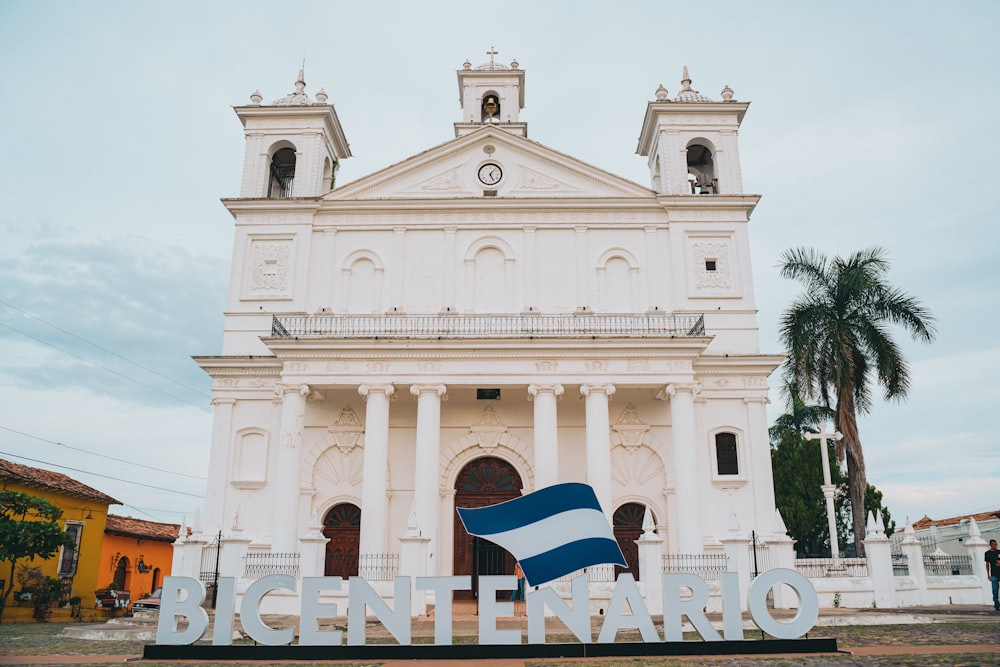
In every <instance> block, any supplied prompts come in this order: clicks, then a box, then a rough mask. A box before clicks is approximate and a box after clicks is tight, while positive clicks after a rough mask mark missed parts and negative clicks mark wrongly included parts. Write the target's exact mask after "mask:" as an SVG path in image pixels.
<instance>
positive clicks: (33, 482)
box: [0, 459, 121, 505]
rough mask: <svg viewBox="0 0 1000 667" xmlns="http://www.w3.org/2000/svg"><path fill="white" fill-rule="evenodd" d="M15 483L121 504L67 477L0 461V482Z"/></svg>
mask: <svg viewBox="0 0 1000 667" xmlns="http://www.w3.org/2000/svg"><path fill="white" fill-rule="evenodd" d="M8 481H9V482H16V483H18V484H23V485H25V486H32V487H35V488H38V489H45V490H47V491H52V492H55V493H61V494H63V495H66V496H75V497H77V498H86V499H87V500H95V501H97V502H99V503H107V504H108V505H121V502H120V501H118V500H115V499H114V498H112V497H111V496H109V495H107V494H105V493H101V492H100V491H98V490H97V489H95V488H92V487H89V486H87V485H86V484H84V483H83V482H78V481H76V480H75V479H73V478H72V477H70V476H68V475H64V474H62V473H61V472H52V471H51V470H42V469H41V468H32V467H30V466H24V465H21V464H19V463H14V462H13V461H6V460H4V459H0V482H8Z"/></svg>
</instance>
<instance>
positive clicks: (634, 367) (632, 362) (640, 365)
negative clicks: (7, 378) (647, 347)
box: [626, 359, 649, 371]
mask: <svg viewBox="0 0 1000 667" xmlns="http://www.w3.org/2000/svg"><path fill="white" fill-rule="evenodd" d="M626 368H628V370H630V371H648V370H649V359H629V360H628V364H627V366H626Z"/></svg>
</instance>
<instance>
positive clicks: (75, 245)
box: [0, 230, 228, 404]
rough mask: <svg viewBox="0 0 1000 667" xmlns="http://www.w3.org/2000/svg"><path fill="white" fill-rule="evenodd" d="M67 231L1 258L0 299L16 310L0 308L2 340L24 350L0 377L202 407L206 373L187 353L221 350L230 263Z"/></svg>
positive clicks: (2, 367)
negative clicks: (79, 237) (77, 235)
mask: <svg viewBox="0 0 1000 667" xmlns="http://www.w3.org/2000/svg"><path fill="white" fill-rule="evenodd" d="M65 232H66V233H64V234H63V233H57V234H51V235H46V236H43V237H42V238H40V239H39V240H36V241H33V242H29V243H26V244H24V245H23V247H20V248H18V252H17V253H16V254H12V255H11V256H8V257H6V258H4V261H3V262H0V284H3V286H4V288H3V291H2V292H0V294H2V297H0V298H2V300H3V301H4V302H5V303H7V304H9V305H10V306H13V308H10V307H7V306H2V305H0V317H2V319H0V323H2V324H4V325H6V326H4V327H0V339H4V343H5V344H6V345H11V346H14V349H18V350H20V351H21V354H19V355H18V356H16V357H8V358H7V359H5V360H4V361H3V362H0V374H2V375H3V376H6V377H7V378H8V380H9V381H13V382H14V383H15V384H16V385H17V386H19V387H22V388H38V387H48V386H63V387H66V388H84V389H87V390H90V391H93V392H95V393H98V394H103V395H109V396H117V397H119V399H121V400H124V401H127V402H139V403H148V404H158V403H163V402H164V401H167V402H170V401H173V400H176V399H171V398H169V397H167V396H165V395H164V393H162V392H166V393H169V394H172V395H175V396H177V397H178V398H181V399H183V400H187V401H193V402H196V403H198V404H207V400H208V396H207V394H208V388H209V386H210V385H209V382H208V378H207V376H205V375H204V374H203V373H202V372H201V371H200V369H198V368H197V366H196V365H195V364H194V362H193V361H192V360H191V359H190V355H191V354H199V353H212V352H214V351H215V350H216V349H217V348H218V345H219V343H218V340H219V331H220V330H221V325H222V310H223V303H224V286H225V283H226V277H227V273H228V267H226V266H225V265H224V264H223V263H221V262H218V261H217V260H214V259H210V258H206V257H203V256H198V255H196V254H193V253H190V252H188V251H186V250H184V249H181V248H175V247H169V246H162V245H156V246H151V244H150V243H149V242H148V240H147V239H142V238H138V237H131V238H115V239H95V240H76V239H75V238H74V234H73V232H72V230H65ZM64 239H65V240H64ZM21 311H24V312H21ZM25 313H29V314H30V315H34V316H35V318H40V319H41V320H44V321H45V322H48V323H51V324H53V325H55V326H56V327H58V328H54V327H52V326H48V325H47V324H45V323H44V322H41V321H39V319H35V318H33V317H31V316H29V315H27V314H25ZM60 329H62V330H60ZM67 332H69V333H67ZM77 337H79V338H77ZM80 338H83V339H86V340H87V341H91V342H93V343H95V344H96V345H98V346H100V347H101V348H104V350H102V349H99V348H98V347H95V346H94V345H89V344H87V343H86V342H84V341H81V340H80ZM56 348H58V349H56ZM60 350H61V351H60ZM107 350H110V351H111V352H113V353H114V354H110V353H109V352H107ZM115 355H120V356H121V357H125V358H126V359H129V360H131V361H133V362H136V363H137V364H140V365H141V366H144V367H146V368H148V369H152V370H153V371H155V373H153V372H149V371H147V370H143V369H141V368H138V367H137V366H135V365H133V364H129V363H127V362H125V361H123V360H122V359H120V358H118V357H116V356H115ZM87 361H91V362H93V363H94V364H99V365H100V366H101V367H103V368H99V367H95V366H94V365H93V364H90V363H87ZM105 369H106V370H105ZM157 373H159V374H161V375H162V376H167V377H168V378H171V379H173V380H176V382H171V381H169V380H166V379H165V378H164V377H161V375H157ZM123 376H124V377H123ZM127 378H131V379H132V380H135V381H136V382H130V381H129V379H127ZM138 383H142V384H143V385H151V386H152V387H155V388H158V389H159V390H160V392H161V393H158V392H156V391H154V390H153V389H150V388H148V387H145V386H141V385H140V384H138ZM178 383H181V384H183V385H186V386H180V384H178Z"/></svg>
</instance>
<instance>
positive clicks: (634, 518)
mask: <svg viewBox="0 0 1000 667" xmlns="http://www.w3.org/2000/svg"><path fill="white" fill-rule="evenodd" d="M645 514H646V506H645V505H640V504H639V503H625V504H624V505H622V506H621V507H619V508H618V509H616V510H615V513H614V515H612V518H611V521H612V523H613V524H614V531H615V539H616V540H617V541H618V546H619V547H620V548H621V550H622V554H624V556H625V562H626V563H628V567H620V566H618V565H616V566H615V579H617V578H618V574H619V573H621V572H631V573H632V576H633V577H635V580H636V581H639V545H638V544H636V543H635V541H636V540H637V539H639V537H640V536H641V535H642V518H643V516H644V515H645ZM653 523H656V517H653Z"/></svg>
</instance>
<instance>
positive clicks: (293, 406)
mask: <svg viewBox="0 0 1000 667" xmlns="http://www.w3.org/2000/svg"><path fill="white" fill-rule="evenodd" d="M277 391H279V392H280V393H281V437H280V439H279V442H278V456H277V465H276V468H275V472H274V479H273V480H272V482H271V485H273V488H274V490H273V492H272V495H271V502H272V503H273V504H272V508H273V510H274V513H273V515H272V519H271V551H273V552H280V553H291V552H294V551H297V550H298V549H297V540H298V523H299V469H300V466H301V455H302V429H303V427H304V422H305V414H306V396H308V395H309V385H306V384H303V385H279V386H278V389H277Z"/></svg>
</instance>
